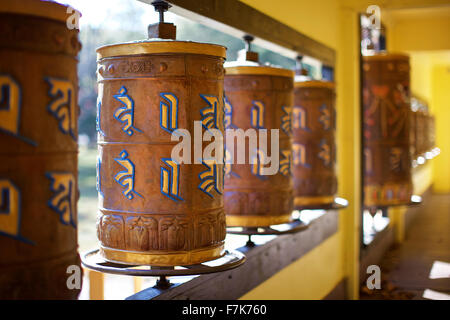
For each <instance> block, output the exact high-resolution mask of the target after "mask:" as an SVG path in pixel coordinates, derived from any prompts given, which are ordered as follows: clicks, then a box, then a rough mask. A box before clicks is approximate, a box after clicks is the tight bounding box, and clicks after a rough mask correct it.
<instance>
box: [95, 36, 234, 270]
mask: <svg viewBox="0 0 450 320" xmlns="http://www.w3.org/2000/svg"><path fill="white" fill-rule="evenodd" d="M97 53H98V87H99V97H98V115H99V118H98V126H97V127H98V128H97V129H98V148H99V159H98V168H97V169H98V173H97V174H98V191H99V198H100V201H99V206H100V207H99V220H98V225H97V231H98V237H99V240H100V242H101V247H100V254H101V255H102V256H103V257H104V258H105V259H106V260H108V261H111V262H117V263H123V264H141V265H153V266H176V265H191V264H197V263H201V262H204V261H208V260H213V259H216V258H218V257H221V256H222V255H223V254H224V239H225V233H226V224H225V213H224V207H223V162H222V161H220V162H218V161H216V160H214V159H203V162H202V161H200V162H198V163H194V161H198V160H201V158H202V153H200V154H199V156H198V157H199V158H200V159H198V158H197V153H196V152H197V151H196V148H197V147H196V146H195V145H194V140H195V139H200V141H201V139H202V133H206V131H207V130H209V131H213V129H215V130H219V131H220V132H222V133H223V130H224V129H223V99H224V96H223V77H224V69H223V62H224V58H225V53H226V49H225V48H224V47H222V46H218V45H213V44H204V43H195V42H186V41H175V40H161V39H159V40H158V39H156V40H145V41H139V42H131V43H123V44H116V45H110V46H105V47H101V48H99V49H98V50H97ZM194 122H197V123H196V124H194ZM177 129H184V130H185V131H184V133H177V132H175V131H176V130H177ZM172 137H176V138H177V139H183V141H187V146H188V147H189V148H190V150H189V151H191V150H192V153H193V154H195V155H194V156H192V157H191V156H190V154H187V155H186V154H184V153H185V152H187V150H184V151H183V156H187V158H188V159H190V161H191V162H192V163H181V162H180V160H178V161H177V160H176V159H175V158H172V150H173V148H174V147H175V146H176V145H177V143H178V142H177V141H172ZM177 139H176V140H177ZM185 139H191V140H185ZM208 143H209V142H208ZM222 143H223V140H222ZM201 145H202V144H201V142H200V146H201ZM203 145H204V144H203ZM221 148H222V152H223V144H222V145H221ZM216 152H217V150H216Z"/></svg>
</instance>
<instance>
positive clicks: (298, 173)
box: [292, 80, 337, 207]
mask: <svg viewBox="0 0 450 320" xmlns="http://www.w3.org/2000/svg"><path fill="white" fill-rule="evenodd" d="M294 86H295V88H294V107H293V111H292V131H293V146H292V152H293V173H294V197H295V198H294V207H302V206H308V207H313V206H318V207H320V206H323V205H329V204H332V203H333V202H334V198H335V195H336V192H337V178H336V169H335V164H336V142H335V131H336V112H335V86H334V83H333V82H329V81H318V80H308V81H296V82H295V85H294Z"/></svg>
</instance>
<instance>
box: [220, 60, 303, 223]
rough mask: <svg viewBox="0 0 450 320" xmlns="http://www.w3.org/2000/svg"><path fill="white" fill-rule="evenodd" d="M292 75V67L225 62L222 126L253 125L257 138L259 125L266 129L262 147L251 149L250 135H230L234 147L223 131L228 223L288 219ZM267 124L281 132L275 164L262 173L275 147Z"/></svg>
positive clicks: (230, 127) (289, 209) (289, 206)
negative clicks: (241, 159)
mask: <svg viewBox="0 0 450 320" xmlns="http://www.w3.org/2000/svg"><path fill="white" fill-rule="evenodd" d="M293 78H294V72H293V71H291V70H287V69H282V68H274V67H269V66H259V65H248V64H247V65H242V66H239V65H235V66H231V67H227V68H226V75H225V95H226V99H227V100H226V106H225V123H226V128H227V129H242V130H243V131H247V130H248V129H254V130H255V140H258V139H259V137H260V135H261V132H260V131H259V129H267V150H266V151H264V150H263V148H261V145H258V146H257V148H256V147H255V148H256V149H255V150H250V146H249V145H250V139H247V138H246V139H244V140H243V141H245V142H242V141H241V142H239V141H238V139H237V138H236V139H234V138H233V139H234V141H233V147H232V146H231V142H232V141H231V139H228V137H229V136H228V135H227V138H226V156H227V162H226V169H225V171H226V177H225V211H226V214H227V225H229V226H241V227H258V226H269V225H274V224H280V223H286V222H289V221H290V219H291V214H292V210H293V188H292V171H291V162H292V141H291V140H292V139H291V114H292V102H293ZM271 129H278V132H279V140H278V147H279V148H278V149H279V151H278V152H279V168H278V170H276V171H275V172H271V173H270V172H267V173H269V174H265V172H264V171H265V168H267V167H270V165H271V164H273V163H271V164H268V163H266V164H265V161H266V158H267V157H272V159H273V156H274V152H275V150H274V151H272V148H271V137H272V135H271V131H270V130H271ZM244 145H245V148H244ZM238 148H239V151H238ZM252 151H253V152H254V154H253V153H252ZM243 152H245V155H246V157H247V159H248V160H247V162H246V163H238V159H237V156H238V153H243ZM231 154H232V155H233V157H234V161H233V163H231V161H230V155H231ZM252 154H253V156H252Z"/></svg>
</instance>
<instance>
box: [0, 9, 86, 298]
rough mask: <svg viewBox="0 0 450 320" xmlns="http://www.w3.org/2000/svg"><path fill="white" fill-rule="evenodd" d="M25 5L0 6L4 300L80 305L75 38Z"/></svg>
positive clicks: (55, 13)
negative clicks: (75, 284)
mask: <svg viewBox="0 0 450 320" xmlns="http://www.w3.org/2000/svg"><path fill="white" fill-rule="evenodd" d="M25 2H26V3H27V4H30V6H31V7H30V8H28V7H27V8H23V7H20V10H19V12H22V11H23V10H26V9H30V10H31V9H33V10H34V11H33V12H31V13H30V14H31V15H29V16H28V15H24V14H25V12H22V14H19V13H14V10H16V9H18V8H19V7H16V6H15V4H14V3H12V2H11V3H9V5H10V6H9V7H8V11H9V13H4V12H3V11H2V9H5V8H4V7H3V6H4V5H5V3H2V4H1V5H0V39H1V40H0V163H1V166H0V299H75V298H76V297H77V296H78V294H79V290H78V289H69V288H68V287H67V284H66V281H67V280H68V277H69V276H70V275H71V274H72V273H73V269H69V270H71V271H70V273H67V270H68V267H69V266H73V265H74V266H76V267H79V266H80V260H79V256H78V253H77V200H78V197H79V192H78V186H77V175H78V172H77V151H78V144H77V138H78V113H79V107H78V103H77V94H78V92H77V91H78V79H77V60H76V55H77V54H78V51H79V49H80V43H79V42H78V31H77V30H75V29H74V30H69V29H68V28H67V26H66V23H65V19H64V20H63V19H56V18H55V17H63V18H64V17H65V16H66V7H64V6H60V5H56V4H54V3H47V2H45V3H44V2H41V1H25ZM25 2H24V3H23V4H25ZM16 4H17V3H16ZM5 10H6V9H5ZM2 12H3V13H2ZM46 15H48V17H52V18H51V19H50V18H47V16H46ZM76 267H75V268H76ZM78 271H80V269H78ZM80 276H81V274H80ZM80 280H81V279H80Z"/></svg>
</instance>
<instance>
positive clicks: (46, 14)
mask: <svg viewBox="0 0 450 320" xmlns="http://www.w3.org/2000/svg"><path fill="white" fill-rule="evenodd" d="M67 7H68V6H67V5H63V4H59V3H56V2H53V1H47V0H45V1H44V0H14V1H3V0H2V1H0V13H11V14H22V15H29V16H35V17H42V18H47V19H52V20H57V21H61V22H66V21H67V18H69V16H71V15H72V14H73V12H72V13H67ZM75 11H76V10H75ZM76 12H78V13H79V11H76ZM79 14H80V13H79ZM80 16H81V14H80Z"/></svg>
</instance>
